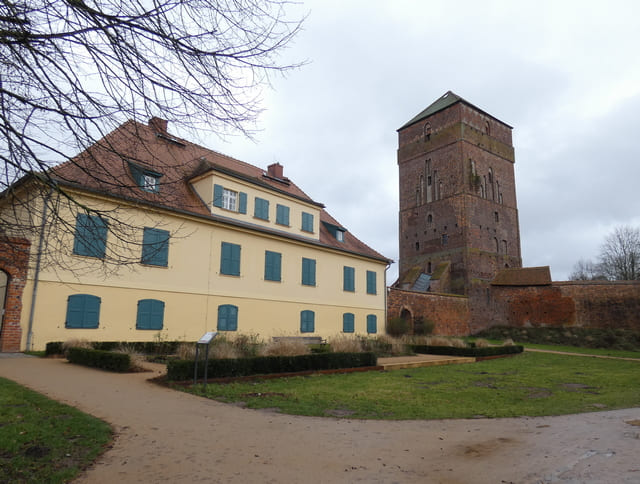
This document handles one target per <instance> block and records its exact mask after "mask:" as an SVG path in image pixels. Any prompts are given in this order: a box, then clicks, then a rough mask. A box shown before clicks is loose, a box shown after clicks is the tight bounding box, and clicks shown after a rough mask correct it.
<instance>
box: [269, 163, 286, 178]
mask: <svg viewBox="0 0 640 484" xmlns="http://www.w3.org/2000/svg"><path fill="white" fill-rule="evenodd" d="M267 174H268V175H269V176H270V177H271V178H277V179H278V180H283V179H284V169H283V166H282V165H281V164H280V163H273V164H272V165H269V166H268V167H267Z"/></svg>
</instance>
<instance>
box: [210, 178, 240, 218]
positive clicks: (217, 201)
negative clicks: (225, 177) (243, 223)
mask: <svg viewBox="0 0 640 484" xmlns="http://www.w3.org/2000/svg"><path fill="white" fill-rule="evenodd" d="M213 206H214V207H218V208H224V209H225V210H230V211H232V212H238V213H247V194H246V193H244V192H236V191H233V190H229V189H227V188H225V187H223V186H222V185H214V186H213Z"/></svg>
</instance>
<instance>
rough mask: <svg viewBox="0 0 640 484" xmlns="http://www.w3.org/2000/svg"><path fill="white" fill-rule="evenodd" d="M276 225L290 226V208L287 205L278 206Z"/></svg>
mask: <svg viewBox="0 0 640 484" xmlns="http://www.w3.org/2000/svg"><path fill="white" fill-rule="evenodd" d="M276 223H277V224H279V225H286V226H287V227H288V226H289V207H287V206H286V205H276Z"/></svg>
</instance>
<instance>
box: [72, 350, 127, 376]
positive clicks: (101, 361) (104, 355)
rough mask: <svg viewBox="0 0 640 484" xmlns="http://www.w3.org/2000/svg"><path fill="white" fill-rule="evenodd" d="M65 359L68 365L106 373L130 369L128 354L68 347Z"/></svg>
mask: <svg viewBox="0 0 640 484" xmlns="http://www.w3.org/2000/svg"><path fill="white" fill-rule="evenodd" d="M67 359H68V360H69V362H70V363H76V364H78V365H84V366H90V367H92V368H100V369H102V370H108V371H117V372H125V371H129V369H130V367H131V358H130V356H129V355H128V354H125V353H112V352H110V351H101V350H92V349H87V348H77V347H70V348H69V349H68V350H67Z"/></svg>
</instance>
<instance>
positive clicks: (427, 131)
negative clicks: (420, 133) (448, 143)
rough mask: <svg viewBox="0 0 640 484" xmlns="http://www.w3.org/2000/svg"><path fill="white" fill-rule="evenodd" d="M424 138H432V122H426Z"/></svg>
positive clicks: (427, 139)
mask: <svg viewBox="0 0 640 484" xmlns="http://www.w3.org/2000/svg"><path fill="white" fill-rule="evenodd" d="M424 139H425V140H426V141H429V140H430V139H431V123H425V125H424Z"/></svg>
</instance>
